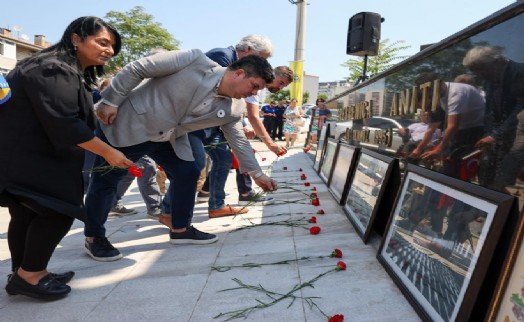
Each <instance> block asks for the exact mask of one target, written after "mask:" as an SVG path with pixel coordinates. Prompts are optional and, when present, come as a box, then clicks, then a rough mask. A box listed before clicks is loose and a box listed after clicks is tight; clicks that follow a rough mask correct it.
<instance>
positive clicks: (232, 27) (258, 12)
mask: <svg viewBox="0 0 524 322" xmlns="http://www.w3.org/2000/svg"><path fill="white" fill-rule="evenodd" d="M307 2H308V6H307V9H306V24H305V26H306V27H305V41H304V70H305V72H306V74H308V75H315V76H318V77H319V81H320V82H331V81H339V80H343V79H344V78H345V77H347V76H349V71H348V69H347V68H345V67H342V66H341V65H342V64H343V63H344V62H346V61H347V60H348V59H350V58H356V56H349V55H347V54H346V42H347V32H348V23H349V19H350V18H351V17H352V16H353V15H355V14H357V13H360V12H374V13H378V14H380V15H381V16H382V17H383V18H384V19H385V21H384V22H383V23H382V26H381V39H382V40H384V39H389V40H390V43H392V42H395V41H398V40H403V41H405V44H404V45H408V46H411V48H409V49H407V50H405V51H403V52H401V53H399V54H400V55H403V56H404V55H407V56H410V55H414V54H416V53H417V52H418V51H419V48H420V46H421V45H425V44H432V43H437V42H439V41H441V40H443V39H445V38H447V37H449V36H451V35H453V34H455V33H457V32H459V31H461V30H462V29H464V28H466V27H468V26H470V25H472V24H474V23H476V22H477V21H479V20H481V19H484V18H486V17H488V16H490V15H491V14H493V13H494V12H496V11H498V10H500V9H502V8H504V7H506V6H508V5H511V4H513V3H515V1H514V0H496V1H487V0H481V1H478V0H439V1H435V2H429V1H416V0H396V1H393V0H367V1H353V0H307ZM15 3H16V4H15ZM135 6H141V7H143V8H144V11H145V12H146V13H148V14H151V15H152V16H153V17H154V21H155V22H158V23H160V24H161V25H162V27H163V28H165V29H166V30H167V31H168V32H170V33H171V34H172V35H173V37H174V38H175V39H177V40H179V41H180V42H181V45H180V49H193V48H198V49H201V50H203V51H207V50H209V49H211V48H216V47H227V46H231V45H235V44H236V43H237V42H238V41H239V40H240V39H241V38H242V37H244V36H246V35H248V34H260V35H265V36H267V37H268V38H270V39H271V42H272V43H273V46H274V50H275V52H274V55H273V57H271V58H270V59H269V62H270V63H271V64H272V65H273V66H280V65H289V63H290V62H291V61H293V60H294V59H295V41H296V36H295V34H296V20H297V5H294V4H292V3H291V2H290V0H264V1H254V0H189V1H188V0H149V1H141V0H140V1H139V0H126V1H123V0H120V1H118V0H106V1H96V2H92V3H91V4H90V5H87V3H85V2H77V1H71V0H53V1H41V0H21V1H16V2H13V4H12V5H9V6H7V7H6V6H5V5H4V6H3V8H2V11H1V12H0V27H3V28H10V29H11V30H13V35H14V37H18V36H20V37H22V35H27V36H28V37H29V39H30V41H31V42H32V41H33V37H34V35H44V36H46V40H47V41H48V42H50V43H55V42H57V41H58V40H59V39H60V37H61V36H62V33H63V32H64V30H65V28H66V27H67V25H68V24H69V23H70V22H71V21H73V20H74V19H76V18H78V17H80V16H87V15H93V16H98V17H101V18H103V17H104V16H105V15H106V14H107V13H108V12H109V11H119V12H126V11H129V10H130V9H132V8H133V7H135ZM14 26H19V27H21V30H20V31H19V32H16V31H14ZM124 41H125V40H124Z"/></svg>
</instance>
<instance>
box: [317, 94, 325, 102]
mask: <svg viewBox="0 0 524 322" xmlns="http://www.w3.org/2000/svg"><path fill="white" fill-rule="evenodd" d="M319 98H323V99H324V101H327V100H328V96H327V94H323V93H322V94H318V96H317V99H319ZM315 102H316V100H315Z"/></svg>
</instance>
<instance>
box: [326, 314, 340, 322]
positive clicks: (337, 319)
mask: <svg viewBox="0 0 524 322" xmlns="http://www.w3.org/2000/svg"><path fill="white" fill-rule="evenodd" d="M328 322H344V315H342V314H335V315H333V316H332V317H330V318H329V320H328Z"/></svg>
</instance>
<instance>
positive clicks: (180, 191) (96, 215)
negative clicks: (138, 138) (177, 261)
mask: <svg viewBox="0 0 524 322" xmlns="http://www.w3.org/2000/svg"><path fill="white" fill-rule="evenodd" d="M95 133H96V135H97V136H98V137H99V138H100V139H101V140H102V141H104V142H106V143H107V139H106V137H105V136H104V134H103V133H102V131H101V130H100V128H99V127H97V129H96V131H95ZM116 149H118V150H119V151H121V152H122V153H124V154H125V156H126V157H127V158H128V159H130V160H132V161H133V162H136V161H138V160H139V159H140V158H141V157H143V156H144V155H146V154H147V155H148V156H149V157H150V158H151V159H153V160H155V161H156V163H158V164H159V165H160V166H162V167H163V168H164V171H165V172H166V175H167V177H168V179H169V181H170V182H175V183H176V182H178V183H179V184H178V185H176V184H175V185H173V188H172V189H170V191H168V193H169V196H170V198H171V200H175V201H176V202H177V203H178V207H177V211H176V216H175V214H173V213H172V218H171V220H172V222H173V228H187V227H189V226H190V225H191V218H192V217H193V208H194V207H195V191H196V183H197V179H198V177H199V175H200V169H199V168H198V166H197V164H196V162H194V161H184V160H182V159H180V158H179V157H177V156H176V154H175V151H174V150H173V147H172V146H171V143H169V142H151V141H148V142H144V143H140V144H137V145H132V146H128V147H119V148H116ZM94 165H95V167H97V166H101V165H107V163H106V162H105V160H104V159H103V158H102V157H100V156H97V157H96V159H95V164H94ZM126 174H127V171H126V170H120V169H114V170H111V171H109V172H106V173H100V172H93V173H92V175H91V182H90V184H89V189H88V191H87V196H86V210H87V220H86V223H85V229H84V235H85V236H87V237H105V233H106V230H105V227H104V224H105V222H106V221H107V217H108V214H109V210H110V209H111V207H112V205H113V201H114V199H115V195H116V187H117V185H118V182H119V181H120V179H122V177H124V176H125V175H126Z"/></svg>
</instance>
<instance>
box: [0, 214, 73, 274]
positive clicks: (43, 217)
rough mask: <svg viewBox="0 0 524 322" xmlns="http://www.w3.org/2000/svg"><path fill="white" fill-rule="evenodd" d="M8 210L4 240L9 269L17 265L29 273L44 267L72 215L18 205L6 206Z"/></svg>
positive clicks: (70, 223) (13, 268)
mask: <svg viewBox="0 0 524 322" xmlns="http://www.w3.org/2000/svg"><path fill="white" fill-rule="evenodd" d="M35 206H36V205H35ZM9 213H10V214H11V221H10V222H9V228H8V229H9V230H8V232H7V242H8V244H9V251H10V252H11V265H12V266H11V267H12V270H13V271H15V270H16V269H17V268H18V267H22V268H23V269H24V270H26V271H29V272H39V271H43V270H45V269H46V268H47V264H48V263H49V260H50V259H51V255H53V252H54V251H55V249H56V246H57V245H58V243H59V242H60V241H61V240H62V238H64V236H65V235H66V234H67V232H68V231H69V229H70V228H71V225H72V224H73V221H74V218H73V217H69V216H66V215H63V214H60V213H58V212H56V211H54V210H51V209H48V208H44V207H41V206H40V207H37V208H33V209H30V208H28V207H26V206H22V205H20V204H18V205H11V206H9Z"/></svg>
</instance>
